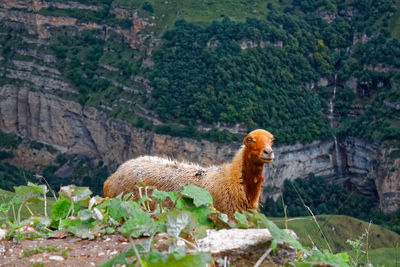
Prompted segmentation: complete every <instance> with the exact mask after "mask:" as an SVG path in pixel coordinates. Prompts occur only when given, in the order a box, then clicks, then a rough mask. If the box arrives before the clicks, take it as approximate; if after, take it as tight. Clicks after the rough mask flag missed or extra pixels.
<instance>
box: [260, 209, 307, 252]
mask: <svg viewBox="0 0 400 267" xmlns="http://www.w3.org/2000/svg"><path fill="white" fill-rule="evenodd" d="M260 215H261V216H263V219H264V220H263V221H264V222H265V224H266V225H267V227H268V229H269V230H270V232H271V235H272V237H273V238H274V240H273V241H272V244H271V247H272V248H273V249H274V250H275V248H276V245H277V244H281V243H282V242H286V243H288V244H290V245H292V246H293V247H295V248H297V249H301V250H303V249H304V248H303V246H302V245H301V244H300V243H299V242H298V241H297V240H296V239H295V238H294V237H293V236H291V235H289V234H288V233H286V232H285V231H284V230H282V229H279V227H278V226H276V224H274V223H273V222H271V221H270V220H268V219H267V218H266V217H265V216H264V215H262V214H260Z"/></svg>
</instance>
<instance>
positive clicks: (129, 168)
mask: <svg viewBox="0 0 400 267" xmlns="http://www.w3.org/2000/svg"><path fill="white" fill-rule="evenodd" d="M273 139H274V137H273V135H272V134H271V133H269V132H267V131H265V130H262V129H258V130H254V131H252V132H251V133H249V134H248V135H247V136H246V137H245V138H244V140H243V145H242V146H241V148H240V149H239V150H238V151H237V152H236V154H235V156H234V157H233V160H232V162H230V163H224V164H222V165H219V166H209V167H202V166H199V165H197V164H194V163H184V162H176V161H172V160H169V159H166V158H160V157H155V156H141V157H138V158H135V159H131V160H128V161H126V162H125V163H123V164H122V165H121V166H120V167H119V168H118V169H117V170H116V172H115V173H114V174H112V175H111V176H110V177H109V178H108V179H107V180H106V181H105V183H104V196H105V197H116V196H117V195H119V194H121V193H124V194H125V193H128V192H133V198H134V199H135V200H137V199H139V192H138V191H139V189H138V187H139V185H138V183H137V182H140V183H143V184H145V185H147V186H154V187H155V188H157V189H159V190H164V191H179V190H180V189H181V187H182V186H183V185H187V184H194V185H196V186H199V187H202V188H205V189H207V190H208V191H209V192H210V193H211V196H212V198H213V202H214V207H215V208H216V209H217V210H218V211H220V212H222V213H225V214H227V215H228V217H229V218H233V217H234V213H235V212H236V211H241V210H250V209H258V205H259V203H258V202H259V198H260V193H261V183H262V182H263V181H264V177H263V176H262V172H263V167H264V164H265V163H267V164H269V163H271V162H272V161H273V159H274V152H273V150H272V143H273Z"/></svg>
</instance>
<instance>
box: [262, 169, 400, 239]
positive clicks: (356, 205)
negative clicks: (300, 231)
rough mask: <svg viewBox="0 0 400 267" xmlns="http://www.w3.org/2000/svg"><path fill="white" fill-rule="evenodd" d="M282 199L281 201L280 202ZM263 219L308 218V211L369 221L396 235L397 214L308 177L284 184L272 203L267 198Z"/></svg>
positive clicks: (368, 200) (336, 186)
mask: <svg viewBox="0 0 400 267" xmlns="http://www.w3.org/2000/svg"><path fill="white" fill-rule="evenodd" d="M282 199H283V200H282ZM263 206H264V207H263V212H264V214H266V215H267V216H272V217H283V216H285V211H284V207H286V206H287V209H286V214H287V216H289V217H298V216H308V215H310V211H309V210H308V209H307V208H306V207H305V206H307V207H309V208H310V209H311V211H312V212H313V213H314V214H315V215H318V214H344V215H348V216H352V217H355V218H359V219H361V220H365V221H372V222H373V223H375V224H379V225H382V226H384V227H386V228H388V229H390V230H392V231H395V232H397V233H399V234H400V227H399V226H400V212H395V213H392V214H387V215H385V214H383V212H381V211H380V210H378V209H377V207H376V200H375V199H372V198H368V197H366V196H363V195H361V194H360V193H359V192H357V191H354V192H351V193H349V192H348V191H346V190H345V189H344V187H343V186H341V185H337V184H330V183H328V182H327V181H326V180H325V179H323V178H321V177H316V176H314V175H313V174H310V176H309V178H308V179H306V180H302V179H296V180H294V181H293V182H292V181H290V180H285V182H284V188H283V189H282V197H281V198H279V199H277V200H276V201H274V200H273V199H271V198H268V199H267V200H266V201H265V203H264V205H263Z"/></svg>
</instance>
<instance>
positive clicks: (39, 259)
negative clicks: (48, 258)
mask: <svg viewBox="0 0 400 267" xmlns="http://www.w3.org/2000/svg"><path fill="white" fill-rule="evenodd" d="M29 261H30V262H42V261H43V259H42V258H32V259H30V260H29Z"/></svg>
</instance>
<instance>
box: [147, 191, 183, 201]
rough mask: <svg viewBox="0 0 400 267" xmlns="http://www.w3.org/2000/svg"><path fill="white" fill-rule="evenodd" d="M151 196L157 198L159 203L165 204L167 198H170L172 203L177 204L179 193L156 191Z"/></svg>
mask: <svg viewBox="0 0 400 267" xmlns="http://www.w3.org/2000/svg"><path fill="white" fill-rule="evenodd" d="M151 196H152V197H155V198H156V200H157V203H161V202H163V201H164V200H166V199H167V197H169V198H170V199H171V201H172V202H174V203H175V201H176V199H177V198H178V192H165V191H160V190H157V189H154V190H153V193H152V195H151Z"/></svg>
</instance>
